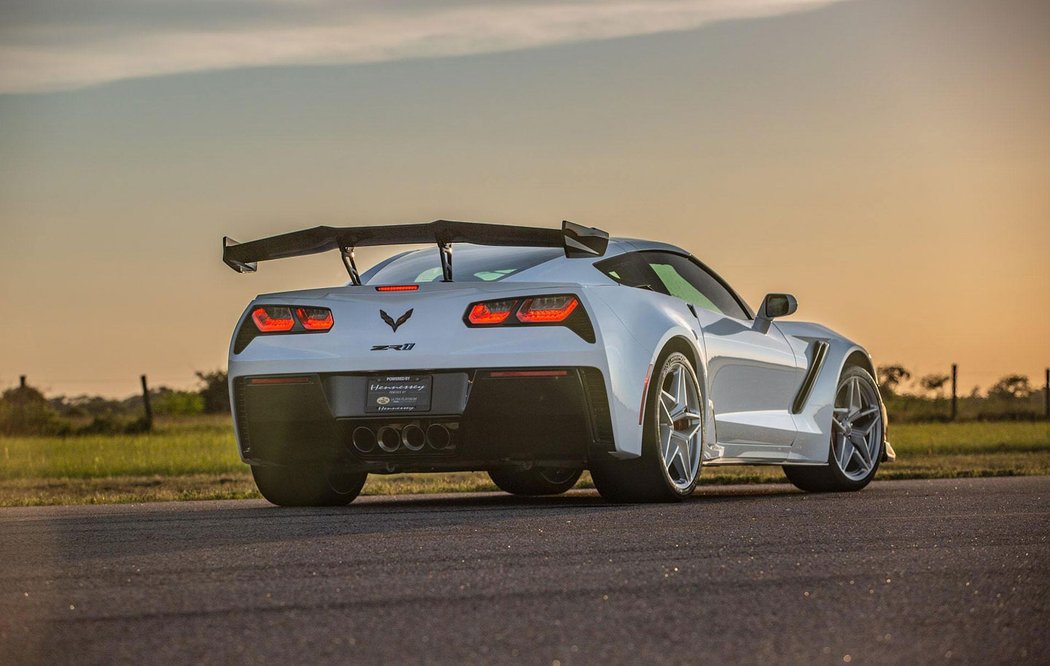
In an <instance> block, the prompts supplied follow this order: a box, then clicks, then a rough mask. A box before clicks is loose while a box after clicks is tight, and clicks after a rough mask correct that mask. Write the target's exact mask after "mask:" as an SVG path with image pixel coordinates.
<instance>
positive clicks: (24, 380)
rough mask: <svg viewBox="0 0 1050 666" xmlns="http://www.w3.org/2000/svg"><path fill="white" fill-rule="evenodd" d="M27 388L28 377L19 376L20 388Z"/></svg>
mask: <svg viewBox="0 0 1050 666" xmlns="http://www.w3.org/2000/svg"><path fill="white" fill-rule="evenodd" d="M25 387H26V376H25V375H18V388H22V389H24V388H25Z"/></svg>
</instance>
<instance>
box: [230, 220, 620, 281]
mask: <svg viewBox="0 0 1050 666" xmlns="http://www.w3.org/2000/svg"><path fill="white" fill-rule="evenodd" d="M418 243H437V246H438V249H439V250H440V251H441V252H440V254H441V271H442V276H443V279H444V281H445V282H451V281H452V243H473V244H475V245H504V246H516V247H560V248H564V250H565V256H566V257H600V256H602V255H604V254H605V250H606V248H607V247H608V245H609V234H607V233H605V232H604V231H602V230H601V229H594V228H592V227H584V226H580V225H578V224H573V223H572V222H569V221H564V222H562V223H561V229H560V230H558V229H541V228H538V227H512V226H507V225H502V224H483V223H478V222H456V221H453V220H435V221H434V222H427V223H424V224H394V225H389V226H372V227H314V228H312V229H302V230H301V231H293V232H290V233H287V234H281V235H279V236H271V237H269V238H260V239H259V240H254V241H249V242H247V243H238V242H237V241H235V240H233V239H231V238H229V237H226V236H224V237H223V239H222V260H223V262H225V263H226V265H227V266H229V267H230V268H232V269H233V270H235V271H237V272H238V273H253V272H255V270H256V269H257V267H258V262H260V261H269V260H270V259H284V258H286V257H301V256H304V255H308V254H317V253H319V252H328V251H330V250H339V251H340V253H341V254H342V255H343V263H344V264H345V265H346V270H347V272H348V273H349V274H350V280H351V281H352V282H353V283H354V284H361V277H360V274H359V273H358V271H357V265H356V264H355V262H354V248H355V247H368V246H374V245H413V244H418Z"/></svg>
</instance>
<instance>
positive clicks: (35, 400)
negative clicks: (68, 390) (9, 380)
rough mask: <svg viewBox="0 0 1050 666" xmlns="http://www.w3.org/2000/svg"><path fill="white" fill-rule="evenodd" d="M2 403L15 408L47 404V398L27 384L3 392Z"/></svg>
mask: <svg viewBox="0 0 1050 666" xmlns="http://www.w3.org/2000/svg"><path fill="white" fill-rule="evenodd" d="M3 401H4V402H6V403H7V404H9V405H17V406H24V405H42V404H44V403H46V402H47V398H45V397H44V394H43V393H41V392H40V391H39V390H37V389H35V388H33V387H32V386H29V385H28V384H27V385H25V386H16V387H15V388H9V389H7V390H6V391H4V394H3Z"/></svg>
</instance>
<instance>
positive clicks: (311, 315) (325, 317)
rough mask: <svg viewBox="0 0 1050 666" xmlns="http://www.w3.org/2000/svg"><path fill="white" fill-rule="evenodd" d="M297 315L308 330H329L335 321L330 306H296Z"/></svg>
mask: <svg viewBox="0 0 1050 666" xmlns="http://www.w3.org/2000/svg"><path fill="white" fill-rule="evenodd" d="M295 316H296V317H299V322H300V323H301V324H302V325H303V328H305V329H306V330H308V331H327V330H328V329H330V328H332V325H333V324H334V323H335V320H334V319H333V318H332V311H331V310H329V309H328V308H296V309H295Z"/></svg>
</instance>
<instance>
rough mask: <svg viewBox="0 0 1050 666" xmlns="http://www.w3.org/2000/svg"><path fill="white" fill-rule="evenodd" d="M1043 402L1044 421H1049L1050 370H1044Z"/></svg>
mask: <svg viewBox="0 0 1050 666" xmlns="http://www.w3.org/2000/svg"><path fill="white" fill-rule="evenodd" d="M1043 400H1045V401H1046V420H1047V421H1050V368H1047V369H1046V382H1045V383H1044V384H1043Z"/></svg>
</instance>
